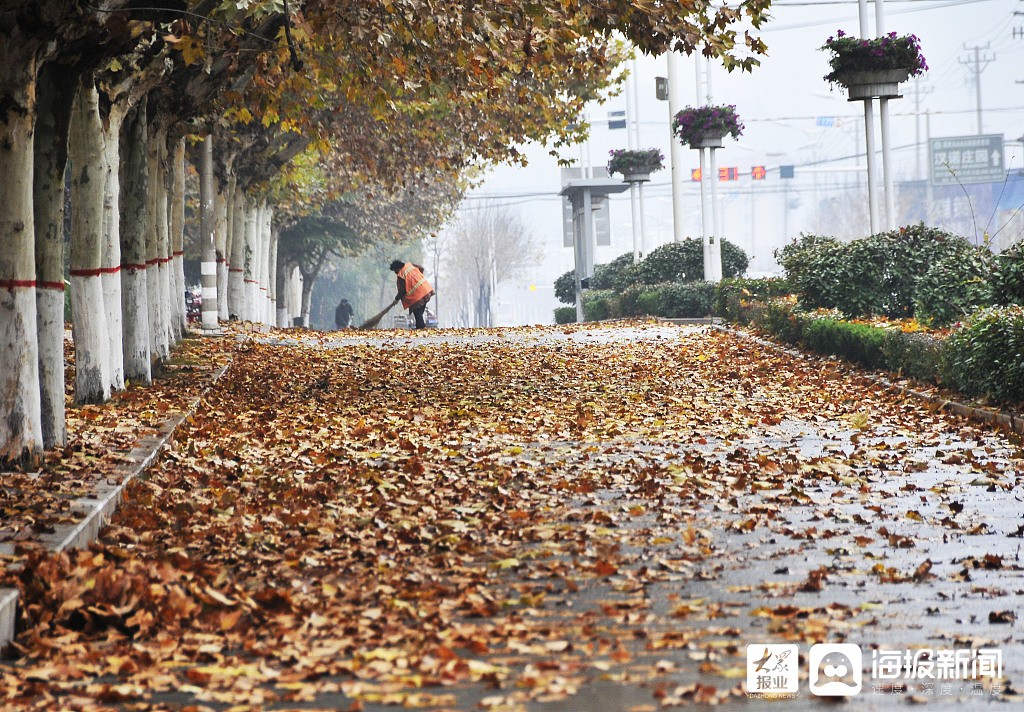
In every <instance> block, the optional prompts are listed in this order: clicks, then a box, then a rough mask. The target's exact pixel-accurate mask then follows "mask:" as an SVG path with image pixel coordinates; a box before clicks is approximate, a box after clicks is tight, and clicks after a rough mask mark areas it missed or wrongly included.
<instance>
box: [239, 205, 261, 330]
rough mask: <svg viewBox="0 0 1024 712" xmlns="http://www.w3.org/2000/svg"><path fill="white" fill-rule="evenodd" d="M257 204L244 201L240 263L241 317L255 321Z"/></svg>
mask: <svg viewBox="0 0 1024 712" xmlns="http://www.w3.org/2000/svg"><path fill="white" fill-rule="evenodd" d="M259 212H260V211H259V206H258V205H256V203H255V201H251V200H249V201H246V205H245V258H244V262H243V265H242V269H243V270H245V271H244V277H245V296H244V297H243V300H244V305H243V307H242V314H243V316H242V319H243V320H245V321H256V292H257V291H258V290H259V288H258V286H257V283H256V260H257V259H258V258H257V248H256V245H257V242H258V240H259V219H260V215H259Z"/></svg>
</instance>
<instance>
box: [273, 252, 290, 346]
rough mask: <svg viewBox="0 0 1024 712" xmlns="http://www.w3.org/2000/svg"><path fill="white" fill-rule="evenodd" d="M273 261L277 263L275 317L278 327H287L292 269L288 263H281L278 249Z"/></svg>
mask: <svg viewBox="0 0 1024 712" xmlns="http://www.w3.org/2000/svg"><path fill="white" fill-rule="evenodd" d="M274 262H275V263H276V264H277V266H276V269H275V272H276V276H275V279H274V281H275V285H276V290H277V314H276V315H275V318H276V320H277V326H278V327H279V328H281V329H287V328H288V327H289V326H291V319H289V317H288V295H289V290H290V289H291V284H290V282H291V274H292V269H291V267H290V266H289V265H286V264H283V263H282V260H281V253H280V251H278V253H277V254H276V255H274Z"/></svg>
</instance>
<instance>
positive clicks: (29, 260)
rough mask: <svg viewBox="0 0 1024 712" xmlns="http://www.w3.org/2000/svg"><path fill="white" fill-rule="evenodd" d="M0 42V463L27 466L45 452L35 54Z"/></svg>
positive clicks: (17, 44) (10, 43) (12, 44)
mask: <svg viewBox="0 0 1024 712" xmlns="http://www.w3.org/2000/svg"><path fill="white" fill-rule="evenodd" d="M10 39H11V38H6V39H5V41H4V43H0V88H3V89H9V88H10V89H12V90H11V91H10V93H7V94H6V95H5V96H4V104H3V105H0V176H2V177H3V179H2V180H0V244H2V245H3V249H0V363H2V364H3V368H0V463H19V462H24V463H30V462H32V461H34V460H36V459H37V458H38V457H39V454H40V452H41V451H42V445H43V433H42V424H41V421H40V403H39V342H38V340H37V335H36V289H35V287H36V268H35V230H34V225H35V217H34V215H33V207H32V180H33V153H34V144H33V131H34V128H35V127H34V124H35V73H36V67H35V60H34V53H32V52H23V49H24V48H23V47H21V46H19V43H15V42H10V41H9V40H10Z"/></svg>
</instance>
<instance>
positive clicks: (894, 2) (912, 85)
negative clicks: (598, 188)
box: [463, 0, 1024, 321]
mask: <svg viewBox="0 0 1024 712" xmlns="http://www.w3.org/2000/svg"><path fill="white" fill-rule="evenodd" d="M868 5H869V13H872V12H873V3H868ZM1016 13H1024V0H886V1H885V4H884V15H885V29H886V31H895V32H897V33H899V34H906V33H913V34H916V35H917V36H918V37H920V38H921V46H922V51H923V53H924V55H925V57H926V59H927V61H928V64H929V67H930V69H929V71H928V72H927V73H926V74H925V75H923V77H922V78H921V79H920V80H918V81H910V82H907V83H906V84H904V85H902V90H903V94H904V98H902V99H899V100H894V101H893V102H892V103H891V104H890V106H891V112H892V123H891V131H892V145H893V147H894V149H895V152H894V166H895V176H896V180H913V179H915V178H917V177H923V175H921V176H919V175H918V167H919V165H922V164H923V168H924V170H927V147H926V146H924V145H923V146H922V149H921V152H920V154H919V153H918V149H916V148H915V141H916V139H917V137H918V136H919V137H920V141H921V143H922V144H924V142H925V140H926V135H927V133H926V132H927V130H928V126H930V135H931V136H932V137H940V136H957V135H967V134H975V133H977V112H976V100H975V85H974V80H973V77H974V74H973V71H972V70H973V69H974V67H975V66H976V65H975V64H974V58H975V53H974V51H973V48H974V47H976V46H977V47H981V48H983V49H982V50H981V51H980V52H979V56H980V57H981V59H982V60H983V62H982V64H981V65H980V67H979V68H980V69H981V73H980V79H981V90H982V118H983V123H982V132H983V133H986V134H1003V135H1004V137H1005V139H1006V141H1008V142H1010V141H1011V140H1014V139H1019V138H1020V137H1021V135H1022V134H1024V61H1022V60H1024V14H1020V15H1017V14H1016ZM771 15H772V19H771V21H770V22H769V23H768V24H767V25H766V26H765V27H764V28H763V30H762V36H763V38H764V40H765V41H766V43H767V44H768V56H767V57H765V58H764V59H763V61H762V65H761V67H759V68H757V69H755V70H754V72H753V73H743V74H741V73H739V72H734V73H732V74H728V73H726V72H725V71H724V70H723V69H722V68H721V67H720V66H717V65H713V66H712V68H711V72H712V90H713V94H712V101H713V103H716V104H735V105H736V107H737V112H738V113H739V114H740V117H741V119H742V121H743V122H744V124H745V125H746V129H745V131H744V134H743V135H742V136H741V137H740V139H739V140H737V141H733V140H731V139H726V145H725V147H724V148H723V149H722V150H720V151H719V152H718V156H719V165H720V166H736V167H738V168H739V171H740V174H741V175H744V176H749V171H750V168H751V167H752V166H754V165H765V166H767V167H768V168H769V175H768V180H766V181H764V182H759V183H757V184H753V183H752V182H751V181H750V179H749V178H745V179H742V180H740V181H738V182H737V183H735V184H732V185H728V186H723V184H721V183H720V184H719V185H720V186H722V187H723V190H724V191H725V192H724V193H723V198H722V199H723V203H724V205H725V212H726V215H727V218H726V220H725V223H726V228H724V232H723V234H724V236H725V237H727V238H729V239H731V240H733V241H734V242H736V243H737V244H740V245H741V246H743V247H744V248H745V249H747V250H748V252H751V253H753V255H754V257H755V260H754V264H753V265H752V268H753V269H754V271H770V268H771V267H772V266H774V261H773V260H772V259H771V252H772V250H773V249H774V248H775V247H777V246H778V244H781V242H783V241H784V239H785V237H784V232H783V226H782V223H783V221H785V222H786V226H785V234H788V235H790V236H793V235H796V234H798V233H799V232H800V231H804V230H810V229H811V228H812V227H817V225H815V224H814V222H815V220H819V221H820V216H816V215H815V210H814V205H816V204H818V203H820V202H821V198H822V196H827V195H830V194H835V193H836V191H839V190H840V184H841V183H842V182H844V181H846V182H848V181H850V180H857V179H859V178H858V176H857V175H856V174H852V175H851V171H846V172H843V171H836V172H834V173H833V172H826V173H818V175H817V177H816V178H815V179H814V185H813V188H812V187H811V184H810V183H809V180H808V178H807V175H808V174H807V173H806V172H805V173H804V174H803V175H802V176H801V174H800V172H799V169H800V167H801V166H810V165H812V164H813V165H817V166H818V167H819V168H841V167H842V166H847V167H850V166H853V165H855V164H856V163H857V162H859V163H860V164H861V165H862V164H863V162H864V160H863V158H862V157H861V158H859V159H858V158H856V157H855V156H856V154H857V153H859V152H860V153H862V152H863V150H864V149H863V146H864V134H863V123H862V121H863V104H862V103H861V102H848V101H847V100H846V98H845V95H844V93H843V92H842V91H841V90H839V89H831V88H830V86H829V85H828V84H827V83H826V82H825V81H824V80H823V79H822V77H823V76H824V75H825V74H826V73H827V72H828V53H827V52H824V51H820V50H819V49H818V48H819V47H820V46H821V45H822V44H823V43H824V41H825V40H826V39H827V38H828V37H829V36H830V35H833V34H835V32H836V30H837V29H843V30H845V31H846V32H847V33H849V34H853V35H859V34H860V32H859V27H860V24H859V20H858V3H857V2H856V0H775V2H773V4H772V12H771ZM869 26H870V27H871V29H872V32H873V31H874V27H875V21H874V15H873V14H871V18H870V25H869ZM1015 30H1016V35H1015V34H1014V31H1015ZM666 64H667V63H666V60H665V58H664V57H658V58H650V57H642V56H641V57H639V58H638V61H637V64H636V66H637V73H636V81H637V86H638V87H639V101H640V111H639V131H640V147H643V148H647V147H658V148H660V149H662V151H663V152H664V153H665V155H666V157H668V155H669V145H670V143H669V142H670V137H669V129H668V121H669V111H668V104H667V102H663V101H658V100H657V99H656V98H655V96H654V84H655V77H656V76H665V75H666V73H667V70H666ZM679 66H680V69H681V72H680V73H681V76H682V82H681V84H682V99H681V101H680V105H681V106H685V105H687V104H689V105H697V104H703V103H706V102H705V101H704V97H703V96H701V97H699V98H698V96H697V93H696V81H695V76H696V71H695V62H694V60H693V59H692V58H689V57H683V58H682V59H681V60H680V62H679ZM698 99H699V100H698ZM625 108H626V97H625V94H622V95H620V96H617V97H613V98H611V99H609V100H608V102H607V103H605V104H603V105H596V104H595V105H593V106H592V107H591V108H590V109H589V111H588V115H589V118H590V120H591V122H592V123H593V125H594V128H593V130H592V132H591V139H590V142H589V147H588V148H586V149H585V150H583V151H581V150H580V149H579V148H576V149H572V150H566V151H563V156H565V157H567V158H572V159H574V160H577V161H578V160H579V159H580V158H581V153H582V155H583V157H584V158H585V157H586V156H588V155H589V157H590V160H591V162H592V163H593V164H595V165H603V164H604V163H605V162H606V161H607V155H608V151H609V150H610V149H613V148H625V147H626V145H627V136H626V132H625V131H624V130H609V129H608V128H607V121H606V120H607V113H608V112H609V111H614V110H621V109H625ZM916 112H917V113H916ZM877 113H878V112H877V109H876V116H877ZM926 113H927V114H930V119H928V118H926ZM876 140H877V139H876ZM527 153H528V155H529V157H530V166H529V167H527V168H511V167H499V168H496V169H494V170H493V171H492V172H491V173H490V174H489V175H488V178H487V179H486V181H485V182H484V183H483V185H481V186H480V188H479V189H477V190H476V191H474V192H473V193H472V194H471V195H470V197H469V199H468V200H467V201H466V203H465V204H464V208H463V209H464V210H472V209H473V206H474V205H476V204H479V203H480V201H482V200H492V201H496V202H499V203H503V204H509V205H514V206H516V207H517V208H519V209H521V210H522V214H523V216H524V217H525V218H526V220H527V223H528V224H529V225H530V228H531V230H532V231H533V234H534V237H535V238H536V240H537V241H538V242H539V243H540V244H541V245H542V246H543V248H544V251H545V255H546V257H545V263H544V264H543V265H541V266H539V267H538V268H537V269H536V270H535V271H532V272H531V274H530V275H527V276H525V277H524V278H523V279H520V280H518V281H517V283H516V284H515V285H513V287H512V288H511V289H510V290H506V292H507V293H506V294H505V301H507V302H523V301H524V299H527V300H528V299H530V298H542V297H543V292H545V291H546V289H545V288H547V287H549V286H550V285H549V284H548V283H549V282H550V279H551V278H552V275H554V276H557V275H558V274H560V273H561V272H564V271H565V270H567V269H570V268H571V267H572V251H571V249H569V248H563V247H562V234H561V230H562V223H561V208H560V198H559V197H558V195H557V193H558V191H559V189H560V176H559V170H558V167H557V164H556V162H555V159H553V158H550V157H548V156H547V149H546V148H543V147H530V148H528V149H527ZM683 153H684V161H685V165H684V167H685V170H686V171H687V173H688V172H689V170H690V169H691V168H696V167H697V165H698V158H697V152H696V151H691V150H689V149H686V150H685V151H684V152H683ZM844 157H845V158H846V160H841V159H843V158H844ZM919 161H920V163H919ZM1006 161H1007V165H1008V167H1009V168H1011V169H1014V168H1016V169H1020V168H1022V167H1024V160H1022V151H1021V146H1020V143H1019V142H1018V143H1016V144H1013V143H1008V144H1007V150H1006ZM780 164H791V165H796V166H797V172H798V178H800V180H797V181H794V182H793V183H791V184H789V186H788V188H789V189H790V190H791V193H790V194H789V195H788V197H787V198H783V196H782V187H783V184H782V183H781V182H780V179H779V176H778V172H777V170H776V171H774V172H773V171H772V168H777V167H778V166H779V165H780ZM879 171H881V168H880V167H879ZM695 190H696V185H695V184H692V185H688V186H687V191H688V198H687V200H688V202H687V206H688V208H687V214H688V221H687V223H688V224H687V226H686V230H685V232H686V234H688V235H693V236H699V234H700V217H699V199H698V198H696V192H695ZM730 191H731V192H730ZM751 191H755V192H754V193H753V194H752V193H751ZM645 193H646V195H645V212H644V214H645V223H646V225H645V227H646V246H647V248H648V250H649V249H651V248H653V247H655V246H657V245H658V244H662V243H664V242H668V241H670V240H671V239H672V214H671V197H670V196H671V186H670V178H669V171H668V170H665V171H662V172H661V173H657V174H655V176H654V180H653V181H652V183H650V184H648V186H647V189H646V191H645ZM786 200H788V207H787V204H786V202H784V201H786ZM611 210H612V215H611V222H612V233H613V234H612V246H611V247H608V248H600V249H599V250H598V253H597V258H598V259H597V261H598V263H600V262H606V261H608V260H610V259H612V258H614V257H615V256H617V255H619V254H622V253H623V252H628V251H630V250H631V249H632V224H631V220H630V203H629V198H628V193H627V194H624V195H623V196H621V197H618V198H616V199H615V200H614V202H613V203H612V206H611ZM784 213H785V217H783V214H784ZM729 220H732V222H731V223H730V222H729ZM531 284H534V285H535V286H536V287H538V288H539V289H532V290H531V289H530V285H531ZM538 292H539V293H538ZM517 295H518V296H517ZM538 308H539V309H540V310H541V311H542V312H544V313H547V311H546V310H547V307H546V306H541V307H538ZM509 320H510V321H533V320H536V317H532V318H528V317H526V316H524V315H523V314H518V315H516V316H514V318H513V316H509Z"/></svg>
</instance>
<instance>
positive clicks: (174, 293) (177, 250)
mask: <svg viewBox="0 0 1024 712" xmlns="http://www.w3.org/2000/svg"><path fill="white" fill-rule="evenodd" d="M169 252H170V257H171V261H170V262H169V263H168V268H169V269H170V277H169V279H170V286H171V295H170V297H171V299H170V303H169V306H170V320H171V321H170V324H171V334H172V336H173V338H174V341H175V342H178V341H181V339H182V337H184V336H185V330H186V329H187V328H188V324H187V313H186V310H185V137H184V136H182V137H180V138H177V139H175V140H174V141H173V142H172V150H171V215H170V247H169Z"/></svg>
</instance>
